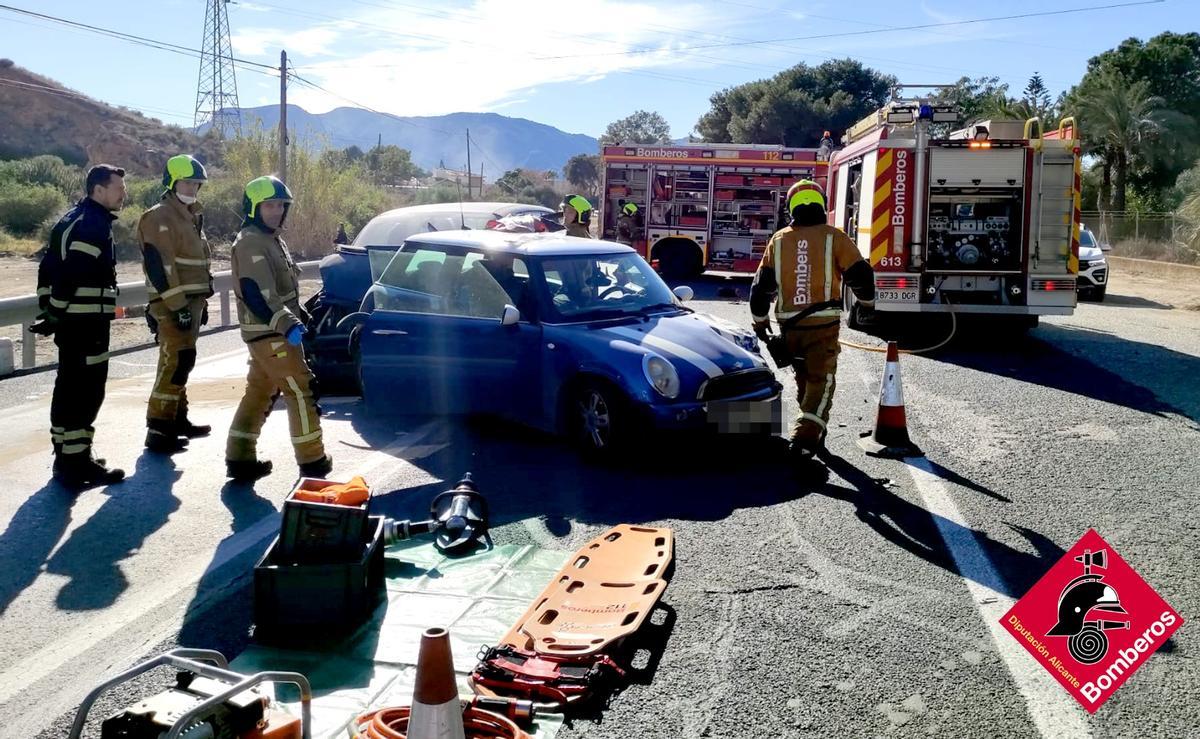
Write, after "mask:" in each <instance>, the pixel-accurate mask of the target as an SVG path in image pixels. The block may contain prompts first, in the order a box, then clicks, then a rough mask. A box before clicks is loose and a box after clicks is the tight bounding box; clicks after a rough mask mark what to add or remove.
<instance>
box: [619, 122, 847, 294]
mask: <svg viewBox="0 0 1200 739" xmlns="http://www.w3.org/2000/svg"><path fill="white" fill-rule="evenodd" d="M601 161H602V169H603V190H602V192H603V193H604V194H603V196H602V197H603V202H602V203H601V208H600V210H601V215H602V218H603V220H602V222H601V223H602V226H601V235H602V238H605V239H615V237H616V234H617V218H618V217H619V216H620V215H621V208H622V207H623V206H624V205H625V204H626V203H634V204H635V205H637V207H638V214H639V222H638V226H639V229H638V231H639V233H640V235H641V237H640V238H638V239H637V240H636V243H635V244H634V246H635V248H637V249H638V251H639V252H640V253H641V254H642V255H643V256H644V257H645V258H646V260H647V261H649V262H650V263H651V264H653V265H654V266H655V267H656V268H657V269H658V270H659V271H660V272H661V273H662V274H663V276H665V277H667V278H668V279H687V278H690V277H695V276H697V275H699V274H701V273H702V272H704V271H705V270H721V271H732V272H742V273H753V272H754V271H755V270H756V269H758V263H759V261H760V260H761V259H762V253H763V250H764V249H765V248H766V245H767V240H768V239H770V238H771V234H773V233H774V232H775V231H776V230H778V229H779V228H781V227H782V226H784V225H786V224H787V219H786V217H785V212H784V211H785V208H784V202H783V199H784V197H785V196H786V194H787V190H788V188H789V187H790V186H791V185H792V183H794V182H795V181H796V180H799V179H804V178H810V179H817V180H818V181H823V180H824V178H825V173H826V169H827V164H826V162H823V161H818V160H817V150H816V149H793V148H786V147H782V146H763V145H747V144H694V145H690V146H656V145H632V146H605V147H604V149H603V151H602V152H601Z"/></svg>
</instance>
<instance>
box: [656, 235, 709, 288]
mask: <svg viewBox="0 0 1200 739" xmlns="http://www.w3.org/2000/svg"><path fill="white" fill-rule="evenodd" d="M654 256H655V257H657V258H658V260H659V264H660V265H661V267H662V275H663V277H665V278H666V279H668V280H690V279H693V278H695V277H699V276H700V274H701V273H703V272H704V264H703V261H702V260H701V258H700V249H699V247H697V246H696V245H695V244H694V243H692V242H690V241H680V240H670V241H666V242H664V243H662V244H659V245H658V246H657V247H656V248H655V250H654Z"/></svg>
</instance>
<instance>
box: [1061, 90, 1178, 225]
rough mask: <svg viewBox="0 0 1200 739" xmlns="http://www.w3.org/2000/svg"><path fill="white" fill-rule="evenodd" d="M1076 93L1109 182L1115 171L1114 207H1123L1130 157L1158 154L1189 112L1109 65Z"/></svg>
mask: <svg viewBox="0 0 1200 739" xmlns="http://www.w3.org/2000/svg"><path fill="white" fill-rule="evenodd" d="M1072 97H1073V101H1072V102H1073V103H1074V104H1073V106H1072V107H1073V108H1074V110H1075V112H1076V114H1077V115H1078V116H1079V118H1080V124H1081V125H1080V130H1081V132H1082V136H1083V138H1084V141H1085V142H1087V144H1088V148H1089V151H1090V153H1094V154H1096V155H1097V156H1099V157H1100V158H1101V159H1102V160H1103V165H1104V172H1105V184H1106V185H1107V184H1108V173H1109V172H1110V171H1111V173H1112V188H1111V189H1112V209H1113V210H1117V211H1122V210H1125V182H1126V179H1127V176H1128V174H1129V168H1130V166H1131V162H1134V161H1146V160H1152V159H1154V158H1156V157H1157V156H1159V155H1160V153H1161V149H1162V148H1163V145H1164V143H1166V139H1167V138H1168V134H1169V133H1170V132H1171V131H1172V130H1173V129H1174V128H1175V127H1176V126H1178V125H1180V124H1182V123H1183V122H1184V121H1185V120H1186V119H1187V116H1184V115H1182V114H1180V113H1178V112H1176V111H1173V110H1170V109H1168V108H1167V107H1166V104H1165V103H1164V102H1163V99H1162V98H1159V97H1155V96H1153V95H1151V94H1150V89H1149V84H1148V83H1147V82H1145V81H1144V80H1139V81H1137V82H1129V81H1128V80H1126V79H1125V78H1124V77H1122V76H1121V75H1119V74H1117V73H1115V72H1111V71H1110V72H1105V73H1102V74H1100V75H1098V76H1097V77H1094V78H1091V79H1085V80H1084V81H1083V83H1082V84H1080V86H1079V88H1078V89H1077V90H1075V91H1074V93H1073V95H1072ZM1106 189H1107V188H1106Z"/></svg>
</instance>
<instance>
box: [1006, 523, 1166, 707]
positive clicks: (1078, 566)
mask: <svg viewBox="0 0 1200 739" xmlns="http://www.w3.org/2000/svg"><path fill="white" fill-rule="evenodd" d="M1001 625H1002V626H1004V628H1005V629H1007V630H1008V632H1009V633H1010V634H1012V635H1013V636H1014V637H1015V638H1016V639H1017V640H1018V641H1019V642H1020V643H1021V646H1023V647H1025V649H1026V650H1027V651H1028V652H1029V653H1030V654H1032V655H1033V657H1034V659H1036V660H1038V662H1040V663H1041V664H1042V666H1043V667H1045V668H1046V669H1047V670H1048V671H1049V672H1050V674H1051V675H1053V676H1054V677H1055V679H1057V680H1058V681H1059V683H1061V684H1062V685H1063V687H1065V688H1066V689H1067V690H1068V691H1069V692H1070V693H1071V695H1073V696H1075V699H1076V700H1078V701H1079V702H1080V704H1082V705H1083V707H1084V708H1086V709H1087V710H1088V711H1089V712H1095V711H1096V709H1098V708H1099V707H1100V706H1101V705H1102V704H1103V703H1104V702H1105V701H1106V700H1108V699H1109V697H1111V696H1112V694H1113V693H1114V692H1115V691H1116V689H1117V688H1119V687H1120V686H1121V685H1122V684H1123V683H1124V682H1125V681H1126V680H1128V679H1129V676H1130V675H1132V674H1133V673H1134V672H1135V671H1136V670H1137V669H1138V668H1139V667H1141V666H1142V665H1143V664H1145V662H1146V660H1147V659H1149V657H1150V655H1152V654H1153V653H1154V652H1155V651H1156V650H1158V649H1159V648H1160V647H1162V645H1163V644H1165V643H1166V642H1167V640H1168V639H1170V638H1171V635H1172V634H1173V633H1175V631H1176V629H1178V628H1179V627H1180V626H1182V625H1183V618H1182V617H1181V616H1180V615H1179V614H1178V613H1176V612H1175V610H1174V609H1173V608H1171V607H1170V606H1169V605H1167V603H1166V601H1164V600H1163V599H1162V597H1160V596H1159V595H1158V593H1156V592H1155V591H1154V590H1153V588H1151V587H1150V586H1149V585H1148V584H1147V583H1146V581H1145V580H1143V579H1142V578H1141V576H1140V575H1138V573H1137V572H1136V571H1134V569H1133V568H1132V567H1130V566H1129V565H1128V564H1127V563H1126V562H1125V560H1123V559H1121V557H1120V555H1118V554H1117V553H1116V551H1115V550H1114V549H1113V548H1112V546H1111V545H1109V544H1108V542H1106V541H1104V539H1103V538H1102V537H1101V536H1100V535H1099V534H1097V533H1096V532H1095V531H1093V530H1090V529H1089V530H1088V532H1087V533H1086V534H1084V535H1083V537H1082V538H1081V539H1080V540H1079V541H1078V542H1076V543H1075V546H1073V547H1072V548H1071V549H1070V550H1069V551H1068V552H1067V553H1066V554H1065V555H1064V556H1063V557H1062V559H1060V560H1059V561H1058V563H1057V564H1055V565H1054V566H1053V567H1052V568H1050V571H1049V572H1048V573H1046V575H1045V577H1043V578H1042V579H1041V580H1039V581H1038V582H1037V584H1035V585H1034V586H1033V587H1032V588H1030V589H1029V592H1028V593H1026V594H1025V596H1024V597H1023V598H1021V599H1020V600H1019V601H1017V602H1016V604H1015V605H1013V607H1012V608H1011V609H1010V610H1009V612H1008V613H1007V614H1005V616H1004V618H1003V619H1002V621H1001Z"/></svg>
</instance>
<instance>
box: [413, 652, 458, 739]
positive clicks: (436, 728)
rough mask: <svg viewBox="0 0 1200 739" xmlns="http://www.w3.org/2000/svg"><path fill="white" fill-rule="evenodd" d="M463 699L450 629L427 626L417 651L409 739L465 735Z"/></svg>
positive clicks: (454, 737)
mask: <svg viewBox="0 0 1200 739" xmlns="http://www.w3.org/2000/svg"><path fill="white" fill-rule="evenodd" d="M464 734H465V730H464V729H463V716H462V703H461V702H460V701H459V699H458V685H457V684H456V683H455V680H454V660H453V659H452V657H451V655H450V632H448V631H446V630H445V629H426V630H425V633H424V634H422V635H421V651H420V653H419V654H418V655H417V685H416V689H415V690H414V691H413V703H412V714H411V716H410V717H409V720H408V737H409V739H464Z"/></svg>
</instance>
